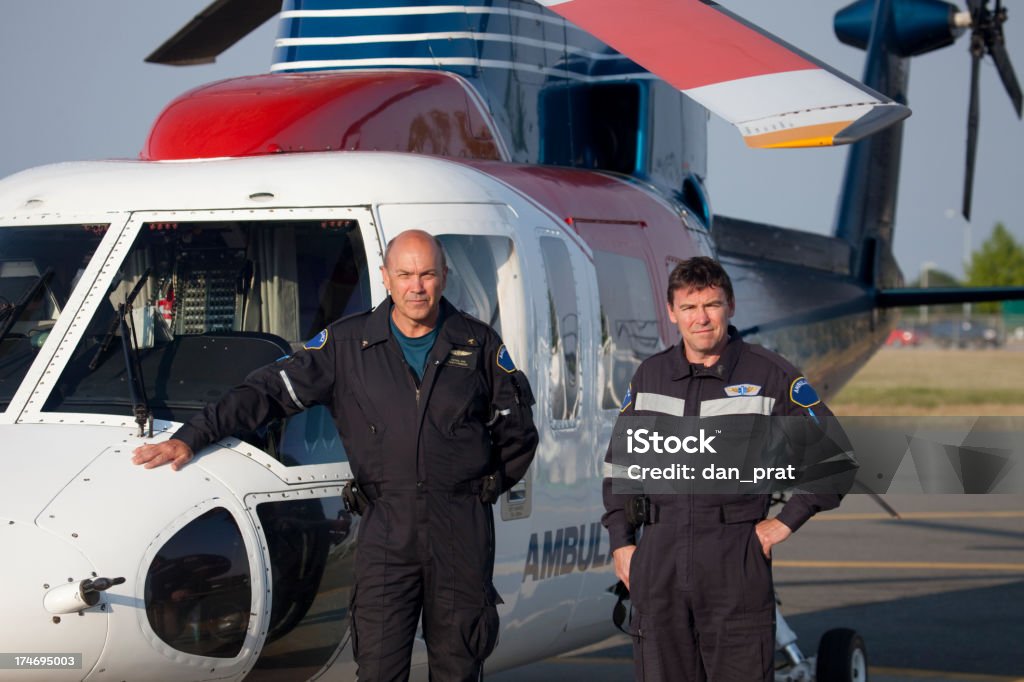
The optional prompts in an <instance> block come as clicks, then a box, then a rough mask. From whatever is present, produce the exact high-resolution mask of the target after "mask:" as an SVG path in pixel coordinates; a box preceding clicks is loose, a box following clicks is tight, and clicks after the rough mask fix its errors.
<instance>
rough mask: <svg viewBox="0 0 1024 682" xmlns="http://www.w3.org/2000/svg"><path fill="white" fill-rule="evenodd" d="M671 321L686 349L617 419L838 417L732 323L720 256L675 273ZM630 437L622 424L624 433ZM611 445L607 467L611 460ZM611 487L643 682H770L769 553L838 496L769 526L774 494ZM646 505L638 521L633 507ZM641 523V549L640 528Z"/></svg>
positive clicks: (630, 395) (653, 364) (802, 503)
mask: <svg viewBox="0 0 1024 682" xmlns="http://www.w3.org/2000/svg"><path fill="white" fill-rule="evenodd" d="M667 297H668V315H669V318H670V319H671V320H672V322H673V323H674V324H675V325H676V326H677V327H678V329H679V333H680V334H681V335H682V343H681V344H679V345H676V346H672V347H671V348H669V349H668V350H665V351H663V352H661V353H658V354H657V355H654V356H652V357H650V358H648V359H647V360H645V361H644V362H643V363H642V364H641V365H640V367H639V368H638V369H637V371H636V374H634V376H633V381H632V382H631V384H630V387H629V390H628V391H627V393H626V397H625V399H624V401H623V405H622V410H621V416H620V420H623V419H626V418H629V417H633V416H658V415H671V416H674V417H708V416H722V415H729V414H744V415H747V414H761V415H772V416H806V417H808V418H810V419H813V420H818V419H820V418H822V417H826V416H830V415H831V413H830V412H829V410H828V408H826V407H825V406H824V405H823V404H822V403H821V401H820V400H819V399H818V396H817V394H816V393H815V391H814V389H813V388H812V387H811V385H810V384H809V383H808V382H807V380H806V379H805V378H804V377H803V376H802V375H801V374H800V372H799V371H798V370H797V369H796V368H794V367H793V366H792V365H790V364H789V363H788V362H786V361H785V360H784V359H782V358H781V357H780V356H778V355H776V354H775V353H772V352H770V351H768V350H765V349H764V348H762V347H761V346H757V345H752V344H747V343H745V342H744V341H743V340H742V339H740V338H739V335H738V333H737V331H736V329H735V328H734V327H732V326H730V324H729V321H730V318H731V317H732V316H733V314H734V313H735V309H736V303H735V299H734V297H733V291H732V283H731V282H730V281H729V276H728V275H727V274H726V272H725V270H724V269H723V268H722V266H721V265H720V264H719V263H717V262H716V261H714V260H713V259H711V258H706V257H698V258H691V259H690V260H687V261H685V262H683V263H681V264H679V265H678V266H676V268H675V269H674V270H673V272H672V273H671V275H670V276H669V285H668V291H667ZM621 430H622V429H621V428H620V426H619V425H617V426H616V429H615V431H616V432H619V431H621ZM611 457H612V447H611V446H609V449H608V455H607V457H606V462H608V463H609V464H610V463H611V462H612V459H611ZM612 485H613V483H612V479H611V478H606V479H605V481H604V502H605V509H606V513H605V515H604V517H603V519H602V521H603V523H604V525H605V526H606V527H607V528H608V533H609V535H610V537H611V547H612V551H613V557H614V561H615V573H616V575H617V576H618V577H619V579H620V580H622V581H623V583H625V585H626V587H627V588H628V589H629V593H630V597H631V602H632V604H633V607H634V610H635V612H634V615H633V634H634V644H633V655H634V661H635V674H636V678H637V680H643V681H644V682H651V681H654V680H672V681H676V680H686V681H687V682H703V681H705V680H708V679H710V680H712V681H713V682H751V681H753V680H764V681H769V680H772V679H773V675H774V673H773V656H774V648H775V647H774V622H775V599H774V590H773V588H772V575H771V563H770V562H771V551H772V547H774V546H775V545H777V544H779V543H780V542H783V541H785V540H786V538H788V537H789V536H790V535H791V534H792V533H793V532H794V531H796V530H797V529H798V528H799V527H800V526H801V525H803V524H804V522H806V521H807V520H808V519H809V518H810V517H811V516H813V515H814V514H815V513H817V512H819V511H822V510H826V509H832V508H834V507H835V506H837V505H838V504H839V499H840V496H839V495H833V494H797V495H793V496H792V497H791V498H790V499H789V501H788V502H786V504H785V505H784V506H783V508H782V510H781V511H780V512H779V514H778V516H776V517H775V518H772V519H766V516H767V512H768V507H769V504H770V496H769V495H763V494H731V495H669V494H666V495H652V496H644V497H642V498H635V497H631V496H627V495H622V494H616V493H615V492H614V491H613V488H612ZM637 499H640V500H642V501H643V505H640V506H641V507H646V508H647V511H646V512H645V513H644V514H643V517H644V518H643V519H641V520H640V521H637V517H636V514H635V513H633V510H634V509H636V508H637V505H636V501H637ZM638 523H642V524H644V532H643V536H642V538H641V540H640V543H639V546H638V545H637V540H636V531H637V527H636V525H637V524H638Z"/></svg>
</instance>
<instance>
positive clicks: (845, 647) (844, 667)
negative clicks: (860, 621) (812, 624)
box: [816, 628, 868, 682]
mask: <svg viewBox="0 0 1024 682" xmlns="http://www.w3.org/2000/svg"><path fill="white" fill-rule="evenodd" d="M816 679H817V682H867V679H868V649H867V647H866V646H865V645H864V640H863V639H861V636H860V635H858V634H857V631H856V630H850V629H849V628H836V629H834V630H829V631H828V632H826V633H825V634H824V635H822V636H821V641H820V642H819V643H818V666H817V676H816Z"/></svg>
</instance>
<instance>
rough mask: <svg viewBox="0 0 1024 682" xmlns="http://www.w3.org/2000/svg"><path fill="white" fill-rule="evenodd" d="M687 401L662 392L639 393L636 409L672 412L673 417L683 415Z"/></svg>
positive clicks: (663, 412) (664, 412)
mask: <svg viewBox="0 0 1024 682" xmlns="http://www.w3.org/2000/svg"><path fill="white" fill-rule="evenodd" d="M685 406H686V401H685V400H683V399H682V398H673V397H672V396H670V395H663V394H661V393H637V394H636V408H635V409H636V410H638V411H639V410H644V411H646V412H660V413H662V414H670V415H672V416H673V417H682V416H683V408H684V407H685Z"/></svg>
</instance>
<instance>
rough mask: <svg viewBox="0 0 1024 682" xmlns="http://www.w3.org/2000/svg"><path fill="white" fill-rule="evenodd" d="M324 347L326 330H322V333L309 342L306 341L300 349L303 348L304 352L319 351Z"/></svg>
mask: <svg viewBox="0 0 1024 682" xmlns="http://www.w3.org/2000/svg"><path fill="white" fill-rule="evenodd" d="M326 345H327V330H326V329H324V330H323V331H322V332H320V333H319V334H317V335H316V336H314V337H313V338H311V339H310V340H309V341H306V343H304V344H303V345H302V347H303V348H305V349H306V350H320V349H321V348H323V347H324V346H326Z"/></svg>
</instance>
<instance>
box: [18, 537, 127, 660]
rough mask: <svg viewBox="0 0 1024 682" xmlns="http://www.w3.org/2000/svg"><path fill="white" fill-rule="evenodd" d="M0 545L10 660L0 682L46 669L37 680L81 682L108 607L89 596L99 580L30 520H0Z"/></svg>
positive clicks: (101, 640)
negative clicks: (2, 552)
mask: <svg viewBox="0 0 1024 682" xmlns="http://www.w3.org/2000/svg"><path fill="white" fill-rule="evenodd" d="M0 546H3V547H6V548H9V549H10V550H12V551H5V552H4V554H5V557H4V564H5V565H4V577H5V580H4V582H5V584H4V586H3V587H4V591H3V605H4V606H3V613H4V617H3V618H2V619H0V642H3V649H4V651H5V652H6V654H5V655H9V657H10V658H11V660H10V661H4V667H5V668H7V669H6V670H0V679H7V677H8V676H10V677H12V678H18V679H22V677H21V675H22V674H23V673H24V671H26V670H45V672H40V673H36V674H37V675H44V676H45V679H47V680H80V679H82V678H83V677H85V676H86V675H87V674H88V673H89V671H90V670H91V669H92V668H93V666H94V665H95V663H96V661H97V660H98V659H99V656H100V653H101V652H102V651H103V647H104V644H105V642H106V639H107V619H108V615H107V613H108V609H109V606H108V605H107V602H106V596H105V593H103V592H102V591H100V594H99V595H97V594H96V592H97V591H96V590H95V583H96V581H98V580H101V576H98V575H97V573H96V569H95V567H94V566H92V564H91V563H90V562H89V560H88V559H87V558H86V557H85V556H84V555H83V554H82V553H81V552H80V551H79V550H78V549H77V548H75V547H74V546H72V545H71V544H70V543H68V542H66V541H64V540H63V539H62V538H60V537H58V536H55V535H54V534H52V533H49V532H46V531H44V530H42V529H40V528H38V527H37V526H36V525H35V524H33V523H30V522H26V521H15V520H11V519H0ZM86 581H88V582H86ZM99 585H100V586H102V587H106V586H107V583H104V582H100V583H99ZM90 602H92V604H91V605H90ZM40 679H44V678H40Z"/></svg>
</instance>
